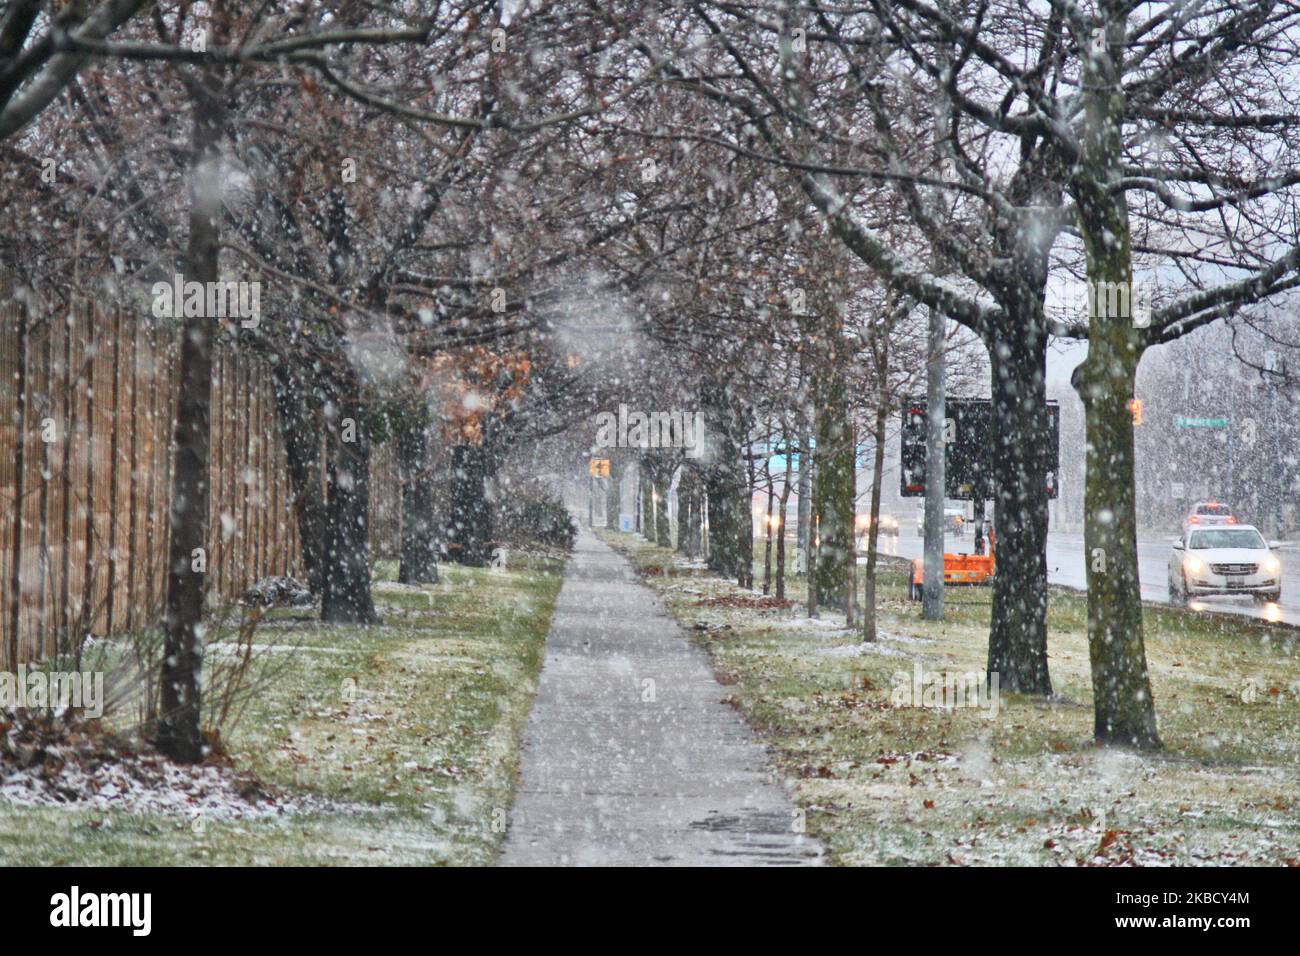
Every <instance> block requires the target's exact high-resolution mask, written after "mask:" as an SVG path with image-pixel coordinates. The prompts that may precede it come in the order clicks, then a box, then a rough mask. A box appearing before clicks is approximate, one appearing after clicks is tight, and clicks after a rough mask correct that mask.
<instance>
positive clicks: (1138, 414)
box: [1128, 398, 1142, 425]
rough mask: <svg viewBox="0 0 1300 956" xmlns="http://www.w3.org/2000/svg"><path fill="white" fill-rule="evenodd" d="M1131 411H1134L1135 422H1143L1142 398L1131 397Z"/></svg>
mask: <svg viewBox="0 0 1300 956" xmlns="http://www.w3.org/2000/svg"><path fill="white" fill-rule="evenodd" d="M1128 407H1129V411H1131V412H1132V413H1133V424H1134V425H1141V424H1142V399H1140V398H1131V399H1129V403H1128Z"/></svg>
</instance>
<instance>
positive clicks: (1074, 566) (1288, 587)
mask: <svg viewBox="0 0 1300 956" xmlns="http://www.w3.org/2000/svg"><path fill="white" fill-rule="evenodd" d="M1172 538H1173V535H1166V536H1165V537H1145V538H1139V539H1138V578H1139V581H1140V582H1141V587H1142V599H1143V600H1144V601H1156V602H1160V603H1168V601H1169V584H1168V576H1169V571H1168V562H1169V553H1170V541H1171V540H1172ZM974 540H975V539H974V535H972V534H965V535H948V536H946V537H945V538H944V550H946V551H950V552H963V551H964V552H970V551H973V550H974ZM881 541H882V550H883V551H885V552H886V553H889V554H897V555H901V556H902V557H906V558H919V557H920V556H921V550H922V543H921V538H920V535H919V534H917V531H916V525H915V522H911V523H910V524H909V523H904V526H903V528H902V530H901V532H900V534H899V536H898V537H897V538H896V539H894V538H890V537H888V536H886V537H884V538H882V539H881ZM1274 554H1276V555H1277V557H1278V560H1279V561H1281V562H1282V600H1281V601H1280V602H1279V603H1277V604H1264V605H1260V604H1256V603H1255V601H1254V600H1253V599H1252V598H1249V597H1244V598H1238V597H1229V596H1225V597H1207V598H1202V599H1200V600H1197V601H1194V602H1192V604H1191V605H1190V606H1191V607H1192V609H1193V610H1196V611H1198V612H1201V613H1206V614H1241V615H1244V616H1246V617H1255V618H1260V619H1262V620H1267V621H1284V622H1286V623H1288V624H1296V625H1300V551H1293V550H1285V549H1283V550H1278V551H1275V552H1274ZM1047 579H1048V581H1050V582H1051V583H1052V584H1061V585H1065V586H1067V587H1074V588H1080V589H1083V588H1084V587H1086V586H1087V577H1086V565H1085V562H1084V549H1083V535H1082V534H1070V533H1066V532H1056V531H1054V532H1051V533H1050V534H1048V536H1047Z"/></svg>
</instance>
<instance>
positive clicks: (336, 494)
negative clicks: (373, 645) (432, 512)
mask: <svg viewBox="0 0 1300 956" xmlns="http://www.w3.org/2000/svg"><path fill="white" fill-rule="evenodd" d="M349 404H351V403H349ZM344 407H348V406H347V405H345V406H344ZM352 407H355V405H353V406H352ZM354 415H355V417H345V418H342V419H341V420H340V421H339V423H338V428H337V432H338V434H336V435H333V436H331V440H330V460H329V478H330V508H329V514H330V539H329V540H330V545H329V551H328V555H327V557H328V559H329V564H328V570H327V571H326V573H325V589H324V592H323V593H322V595H321V608H320V619H321V620H322V621H324V622H325V623H328V624H373V623H376V622H377V621H378V620H379V615H378V614H376V613H375V604H374V599H373V598H372V597H371V594H370V437H369V435H368V434H367V433H366V428H365V425H364V423H363V422H362V421H361V417H360V415H359V414H357V413H354Z"/></svg>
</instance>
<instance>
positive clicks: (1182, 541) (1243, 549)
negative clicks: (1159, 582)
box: [1169, 524, 1282, 604]
mask: <svg viewBox="0 0 1300 956" xmlns="http://www.w3.org/2000/svg"><path fill="white" fill-rule="evenodd" d="M1209 594H1249V595H1251V596H1252V597H1254V598H1255V600H1256V601H1261V602H1263V601H1277V600H1278V599H1279V598H1281V596H1282V562H1281V561H1279V560H1278V559H1277V557H1276V556H1275V555H1274V554H1273V551H1272V550H1271V549H1270V548H1269V546H1268V542H1267V541H1265V540H1264V536H1263V535H1262V534H1260V533H1259V529H1257V528H1255V527H1253V526H1251V525H1248V524H1234V525H1218V526H1214V527H1209V528H1206V527H1198V526H1196V525H1190V526H1188V527H1187V528H1186V529H1185V530H1184V531H1183V533H1182V534H1181V535H1180V536H1179V537H1177V538H1175V539H1174V547H1173V551H1172V552H1171V553H1170V555H1169V601H1170V603H1172V604H1186V603H1187V601H1188V599H1190V598H1197V597H1202V596H1204V595H1209Z"/></svg>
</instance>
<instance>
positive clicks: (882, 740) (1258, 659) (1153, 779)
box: [606, 534, 1300, 865]
mask: <svg viewBox="0 0 1300 956" xmlns="http://www.w3.org/2000/svg"><path fill="white" fill-rule="evenodd" d="M606 540H609V541H611V542H612V543H614V544H615V545H616V546H617V547H619V548H620V549H621V550H623V551H624V553H626V554H628V555H629V557H630V558H631V559H632V561H633V562H634V564H635V565H637V566H641V567H646V566H666V565H668V564H670V563H671V562H672V561H673V558H672V556H671V555H670V554H669V553H668V552H667V551H666V550H664V549H660V548H655V547H652V546H650V545H648V544H646V543H645V542H643V541H641V540H640V539H638V538H635V537H633V536H631V535H619V534H607V535H606ZM758 559H759V566H758V570H757V572H756V575H755V581H756V582H758V583H759V584H760V585H761V581H762V567H761V559H762V554H761V549H760V551H759V553H758ZM645 580H646V582H647V583H648V584H650V585H651V586H652V587H654V588H656V589H657V590H658V591H660V592H661V594H662V595H663V598H664V600H665V603H666V604H667V605H668V607H669V609H670V610H671V611H672V613H673V614H674V615H675V616H677V618H678V619H679V620H681V621H682V622H683V623H685V624H687V625H688V626H691V625H693V624H695V622H703V623H705V624H707V625H710V629H709V630H707V631H696V630H694V629H692V630H691V633H692V634H694V635H695V637H696V639H697V640H699V641H700V642H701V644H702V645H703V646H704V647H705V648H706V649H707V650H708V652H709V654H710V655H711V657H712V660H713V662H714V667H715V670H716V671H717V672H718V673H719V675H720V677H721V679H722V680H723V682H724V683H726V684H728V685H729V690H730V692H731V695H732V702H733V703H734V705H735V706H736V707H737V708H738V709H739V710H740V712H741V713H742V714H744V716H745V717H746V718H747V719H748V720H749V721H750V723H751V724H752V725H753V726H755V727H756V728H757V729H758V730H759V731H760V732H761V733H762V734H763V735H764V737H765V738H766V740H767V741H768V743H769V744H770V745H771V747H772V750H773V753H774V755H775V757H776V760H777V763H778V765H779V768H780V769H781V770H782V772H783V773H784V774H785V776H786V777H787V778H788V780H789V781H790V782H791V786H792V788H793V792H794V795H795V799H796V801H797V803H798V804H799V805H800V806H801V807H803V808H804V809H805V810H806V811H807V815H808V817H807V818H808V826H809V830H810V832H812V833H814V834H815V835H817V836H819V837H820V838H822V839H823V841H824V842H825V844H826V846H827V849H828V852H829V856H830V859H831V860H832V861H833V862H837V863H841V864H904V863H906V864H939V865H945V864H996V863H1013V864H1028V865H1037V864H1047V865H1052V864H1062V863H1065V864H1074V863H1079V862H1082V863H1089V864H1116V863H1125V862H1140V863H1147V864H1161V863H1176V864H1183V863H1191V864H1196V863H1213V864H1220V865H1224V864H1228V865H1230V864H1241V863H1252V864H1288V863H1289V864H1291V865H1298V864H1300V812H1298V811H1300V797H1298V796H1297V793H1300V631H1298V630H1297V629H1295V628H1292V627H1288V626H1285V625H1276V624H1268V623H1265V622H1260V621H1254V620H1251V619H1246V618H1242V617H1239V616H1233V615H1211V614H1196V613H1192V612H1188V611H1184V610H1179V609H1175V608H1169V607H1161V606H1156V605H1150V606H1147V607H1146V609H1145V612H1144V625H1145V633H1146V648H1147V655H1148V662H1149V666H1150V670H1151V679H1152V686H1153V692H1154V695H1155V699H1156V710H1157V714H1158V717H1159V721H1160V733H1161V738H1162V741H1163V743H1164V750H1163V751H1162V752H1161V753H1158V754H1135V753H1131V752H1127V751H1122V750H1119V751H1117V750H1105V749H1098V748H1096V747H1095V746H1094V745H1093V743H1092V688H1091V680H1090V675H1089V658H1088V646H1087V638H1086V623H1087V614H1086V612H1087V608H1086V601H1085V600H1084V598H1083V596H1082V595H1080V594H1078V593H1075V592H1071V591H1067V590H1064V589H1053V590H1052V592H1051V596H1050V605H1049V658H1050V666H1051V674H1052V681H1053V687H1054V690H1055V697H1054V698H1053V699H1052V700H1050V701H1045V700H1040V699H1033V698H1024V697H1017V696H1015V695H1009V694H1003V695H1001V697H1000V701H999V703H1000V710H999V713H998V714H997V716H996V717H994V718H991V717H990V716H988V713H987V712H986V711H982V710H979V709H974V708H971V709H962V708H958V709H946V710H945V709H941V708H936V707H920V706H907V705H901V706H893V705H891V692H892V691H893V689H894V688H895V687H896V686H898V685H899V684H900V683H901V682H905V681H909V680H910V675H911V673H912V670H913V667H914V664H915V662H916V661H920V662H921V663H922V666H923V667H924V668H925V670H926V671H928V672H934V671H949V672H956V673H965V672H975V673H980V672H982V671H983V670H984V667H985V664H986V657H987V649H988V621H989V614H990V597H991V592H990V590H989V589H987V588H949V589H948V590H947V591H946V594H945V597H946V619H945V620H944V621H942V622H929V621H923V620H921V617H920V612H919V606H918V605H915V604H913V603H912V602H910V601H908V600H906V590H905V587H906V578H905V573H904V572H903V571H902V570H901V568H899V565H898V564H897V563H895V564H893V566H892V568H891V569H890V570H886V571H885V572H884V573H882V575H881V579H880V584H879V587H878V597H879V617H878V620H879V627H880V629H881V633H882V636H883V639H882V641H881V642H880V644H879V646H878V647H875V648H871V649H868V650H866V651H864V652H859V651H860V650H861V648H860V647H859V646H858V645H859V643H860V641H859V637H858V635H857V634H856V633H846V632H845V631H844V630H843V629H841V628H834V627H832V628H818V627H809V626H808V625H807V623H806V622H802V623H796V618H797V616H798V615H801V614H802V613H803V611H802V610H801V609H796V610H794V611H780V610H755V609H736V608H726V607H717V606H709V605H701V604H700V603H699V602H700V601H701V600H707V599H708V598H710V597H715V596H719V595H724V594H733V593H735V591H736V589H735V587H734V585H733V584H731V583H729V582H724V581H721V580H718V579H717V578H714V577H711V576H709V575H708V574H707V573H704V572H699V571H695V572H693V573H691V574H690V575H688V576H683V575H680V574H678V575H673V576H657V575H655V576H648V577H646V578H645ZM803 594H804V590H803V582H802V581H801V580H798V579H795V578H794V577H791V579H790V581H789V592H788V596H789V597H791V598H795V599H797V600H802V598H803ZM839 620H840V621H842V620H843V617H842V615H841V616H840V617H839ZM720 625H730V627H729V628H724V627H721V626H720Z"/></svg>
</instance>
